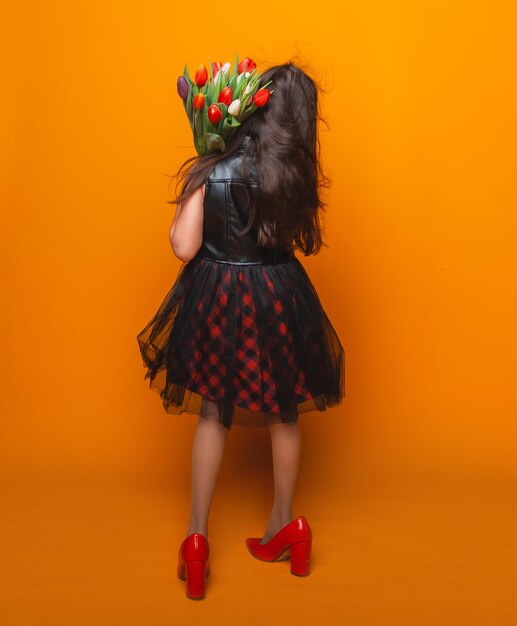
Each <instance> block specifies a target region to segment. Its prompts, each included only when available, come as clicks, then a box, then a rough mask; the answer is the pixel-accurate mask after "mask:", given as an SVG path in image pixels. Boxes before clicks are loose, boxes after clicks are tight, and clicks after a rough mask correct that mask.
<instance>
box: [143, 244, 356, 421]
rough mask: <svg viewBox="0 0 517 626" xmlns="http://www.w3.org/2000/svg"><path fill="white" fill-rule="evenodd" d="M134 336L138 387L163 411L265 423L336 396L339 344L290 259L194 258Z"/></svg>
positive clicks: (340, 390) (340, 375)
mask: <svg viewBox="0 0 517 626" xmlns="http://www.w3.org/2000/svg"><path fill="white" fill-rule="evenodd" d="M137 339H138V344H139V348H140V352H141V355H142V359H143V363H144V366H145V367H146V368H147V372H146V374H145V377H144V380H145V379H148V378H149V379H150V381H149V385H150V387H151V388H152V389H155V390H156V391H157V392H159V394H160V397H161V398H162V401H163V406H164V407H165V409H166V411H167V412H168V413H174V414H179V413H183V412H187V413H194V414H198V415H200V416H203V417H209V416H210V415H212V416H213V415H216V419H218V420H219V422H220V423H222V424H224V426H226V428H228V429H230V428H231V426H232V424H238V425H242V426H265V425H267V424H270V423H274V422H275V421H279V422H291V423H294V422H297V420H298V416H299V414H300V413H305V412H307V411H313V410H319V411H324V410H326V408H327V407H329V406H334V405H336V404H339V403H340V402H341V401H342V398H343V396H344V395H345V382H344V350H343V347H342V345H341V343H340V341H339V338H338V336H337V334H336V332H335V330H334V328H333V327H332V324H331V322H330V320H329V319H328V317H327V315H326V313H325V311H324V309H323V307H322V304H321V302H320V300H319V297H318V295H317V293H316V290H315V288H314V286H313V285H312V283H311V280H310V278H309V276H308V274H307V273H306V271H305V269H304V267H303V266H302V264H301V263H300V261H299V260H298V259H297V258H296V257H295V256H293V257H292V258H291V259H290V260H289V261H288V262H285V263H278V264H264V265H253V264H246V265H244V264H231V263H224V262H218V261H214V260H212V259H207V258H204V257H199V256H197V257H195V258H194V259H192V260H191V261H190V262H188V263H186V264H184V265H182V266H181V268H180V270H179V273H178V276H177V278H176V280H175V282H174V284H173V286H172V288H171V289H170V291H169V293H168V294H167V295H166V297H165V298H164V300H163V302H162V304H161V305H160V307H159V309H158V311H157V312H156V314H155V315H154V317H153V318H152V319H151V320H150V321H149V323H148V324H147V325H146V327H145V328H144V329H143V330H142V331H141V332H140V333H139V334H138V336H137Z"/></svg>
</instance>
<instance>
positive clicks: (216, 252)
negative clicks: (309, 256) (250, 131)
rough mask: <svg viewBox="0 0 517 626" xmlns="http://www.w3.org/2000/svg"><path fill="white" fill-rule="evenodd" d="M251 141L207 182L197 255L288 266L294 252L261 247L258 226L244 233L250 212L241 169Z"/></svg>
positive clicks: (224, 163) (223, 259)
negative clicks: (201, 234)
mask: <svg viewBox="0 0 517 626" xmlns="http://www.w3.org/2000/svg"><path fill="white" fill-rule="evenodd" d="M249 141H250V137H249V136H248V135H246V136H245V137H244V139H243V141H242V143H241V145H240V146H239V148H238V149H237V151H236V152H235V153H234V154H232V155H229V156H228V157H227V158H226V159H223V160H221V161H219V162H218V163H217V164H216V165H215V167H214V169H213V171H212V173H211V174H210V176H209V177H208V178H207V180H206V186H205V200H204V220H203V243H202V244H201V248H200V249H199V251H198V253H197V255H196V256H197V257H201V258H205V259H210V260H212V261H218V262H220V263H232V264H237V265H269V264H277V263H286V262H287V261H289V260H291V259H292V258H293V257H294V252H293V251H292V250H284V249H280V248H277V249H273V248H264V247H262V246H258V245H257V229H256V227H255V226H253V227H252V228H251V229H250V230H249V231H248V232H247V233H246V234H244V235H242V234H240V231H241V230H243V229H244V227H245V226H246V224H247V222H248V216H249V213H248V210H247V207H246V204H247V202H246V201H247V198H246V190H245V187H244V182H243V181H242V178H241V176H240V173H239V168H240V165H241V160H242V154H243V152H244V148H245V146H246V144H247V143H248V142H249ZM254 184H258V183H254Z"/></svg>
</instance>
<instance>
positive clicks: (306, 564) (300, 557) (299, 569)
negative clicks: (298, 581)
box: [291, 541, 312, 576]
mask: <svg viewBox="0 0 517 626" xmlns="http://www.w3.org/2000/svg"><path fill="white" fill-rule="evenodd" d="M311 544H312V542H311V541H300V542H298V543H292V544H291V574H295V575H296V576H308V575H309V574H310V573H311Z"/></svg>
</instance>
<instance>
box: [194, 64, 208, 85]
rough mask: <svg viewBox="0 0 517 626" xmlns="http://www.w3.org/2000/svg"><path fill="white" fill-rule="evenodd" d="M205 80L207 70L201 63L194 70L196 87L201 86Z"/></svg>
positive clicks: (206, 78)
mask: <svg viewBox="0 0 517 626" xmlns="http://www.w3.org/2000/svg"><path fill="white" fill-rule="evenodd" d="M207 80H208V70H207V69H206V67H205V66H204V65H203V64H201V65H200V66H199V67H198V68H197V70H196V74H195V76H194V81H195V83H196V85H197V86H198V87H203V85H204V84H205V83H206V81H207Z"/></svg>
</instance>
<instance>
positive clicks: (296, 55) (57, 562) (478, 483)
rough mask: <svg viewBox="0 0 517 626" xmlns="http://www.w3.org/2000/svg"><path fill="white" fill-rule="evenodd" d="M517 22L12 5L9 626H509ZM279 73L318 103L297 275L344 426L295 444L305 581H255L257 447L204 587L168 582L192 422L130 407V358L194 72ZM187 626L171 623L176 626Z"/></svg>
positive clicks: (232, 476)
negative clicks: (304, 246)
mask: <svg viewBox="0 0 517 626" xmlns="http://www.w3.org/2000/svg"><path fill="white" fill-rule="evenodd" d="M516 17H517V16H516V10H515V5H514V3H512V2H504V1H501V0H495V1H492V2H487V1H486V0H485V1H482V0H480V1H479V2H472V1H471V2H465V1H463V2H462V1H455V2H452V3H451V2H443V1H440V2H420V3H417V2H404V1H401V0H395V1H394V2H366V3H349V4H348V5H345V6H339V5H338V4H331V3H328V2H320V3H317V4H314V3H305V4H304V3H296V4H294V3H291V4H284V5H282V4H280V3H278V2H269V1H265V2H261V3H258V4H255V5H253V4H243V3H237V4H235V5H231V4H224V3H220V4H217V3H203V2H200V3H183V4H181V5H174V4H173V3H170V2H156V1H152V0H151V1H149V2H146V3H143V2H142V3H134V2H133V3H128V2H97V1H94V2H88V3H86V2H76V3H69V2H57V1H53V2H45V3H43V2H41V3H40V2H34V3H25V4H24V3H22V4H20V3H16V4H15V5H13V6H12V7H11V8H10V15H8V16H7V19H4V20H3V21H2V24H0V42H1V43H0V46H1V48H2V59H3V63H2V65H3V71H2V82H3V87H4V89H3V94H4V95H3V97H2V99H1V107H2V112H1V141H0V145H1V146H2V149H1V152H0V154H1V163H0V165H1V167H0V176H1V182H2V185H1V194H2V195H1V201H2V226H3V228H2V233H3V241H2V246H1V250H2V256H3V260H2V261H3V262H2V267H3V269H4V270H5V274H4V279H3V284H4V293H3V295H4V297H3V305H2V308H1V315H2V328H3V342H2V343H3V347H4V350H3V360H2V361H3V372H2V383H3V385H2V387H3V389H2V418H1V419H2V422H1V439H0V479H1V484H2V505H3V508H4V513H3V514H2V516H1V518H0V548H1V551H2V568H1V572H0V576H1V582H2V584H1V589H2V592H1V593H2V597H1V598H0V609H1V611H2V613H1V615H2V623H3V625H4V626H14V625H18V624H20V625H22V624H23V625H24V626H29V625H31V626H32V625H33V624H38V625H43V624H45V625H46V624H49V625H50V624H52V625H53V626H58V625H60V624H67V625H68V624H72V623H73V624H75V625H76V626H78V625H79V624H87V625H89V626H90V625H91V624H92V623H96V624H99V625H101V624H106V625H110V626H112V625H114V624H125V625H127V626H129V625H130V624H137V625H140V624H146V625H147V626H154V625H159V624H160V625H161V624H165V623H171V621H170V620H173V622H172V623H193V624H197V623H201V622H202V621H203V623H207V622H206V621H205V620H212V623H215V624H219V623H225V624H236V623H241V621H242V620H243V619H245V621H246V623H248V624H249V625H250V626H252V625H255V624H263V623H264V622H265V621H267V622H269V623H284V624H295V623H296V624H312V623H314V622H315V620H318V621H319V622H322V623H323V622H324V623H325V624H351V625H354V626H358V625H361V624H375V625H379V626H380V625H382V626H389V625H391V624H393V625H400V624H406V623H407V624H409V623H412V624H418V625H419V626H427V625H433V626H434V625H437V626H438V625H440V626H446V625H448V624H451V625H452V624H454V625H455V626H457V625H458V624H468V625H469V626H472V625H474V624H483V625H486V624H490V625H491V626H494V625H496V624H510V623H515V622H516V621H517V607H516V606H515V603H514V601H512V599H511V597H510V590H511V589H512V583H513V581H514V580H515V575H516V573H517V572H516V571H515V570H516V566H515V563H516V560H515V559H516V552H517V550H516V540H515V521H516V515H515V513H516V510H515V509H516V507H515V501H514V494H515V474H516V471H517V460H516V454H515V440H516V437H515V435H516V415H517V401H516V396H515V389H516V382H517V377H516V369H517V368H516V366H515V359H516V356H517V342H516V330H515V320H516V298H515V287H516V271H515V270H516V254H517V253H516V245H515V242H516V229H515V225H516V213H515V211H516V200H517V192H516V184H515V173H516V158H515V146H516V141H517V136H516V135H517V133H516V127H517V124H516V116H515V111H516V104H517V103H516V86H515V76H516V58H517V57H516V52H517V51H516V45H515V42H516V35H517V33H516V30H517V27H516V24H517V21H516ZM236 52H238V53H239V57H240V59H241V60H242V58H244V57H245V56H250V57H252V58H253V59H254V60H255V61H256V62H257V63H258V66H259V69H265V68H266V67H269V66H270V65H272V64H276V63H282V62H285V61H287V60H289V59H290V58H293V59H294V60H296V61H297V62H300V63H306V64H307V70H308V71H309V72H310V73H311V74H312V75H313V76H314V77H315V78H316V79H317V81H318V82H319V83H320V84H321V85H322V87H323V88H324V89H325V93H324V94H323V95H322V99H321V103H322V113H323V116H324V118H325V120H326V121H327V124H328V126H322V127H321V143H322V156H323V160H322V165H323V167H324V168H325V171H326V173H327V174H328V175H329V176H330V177H331V178H332V179H333V186H332V188H331V190H330V192H329V194H328V196H327V198H326V199H327V201H328V203H329V207H328V211H327V214H326V217H325V223H326V240H327V242H328V244H329V248H324V249H323V251H322V253H321V254H320V255H319V256H317V257H311V258H307V259H305V258H303V257H300V258H301V260H302V262H303V264H304V266H305V267H306V268H307V270H308V272H309V274H310V276H311V278H312V280H313V282H314V284H315V286H316V288H317V289H318V292H319V294H320V297H321V300H322V302H323V304H324V306H325V309H326V310H327V313H328V315H329V317H330V319H331V321H332V322H333V324H334V326H335V328H336V330H337V332H338V334H339V336H340V338H341V340H342V343H343V345H344V348H345V354H346V398H345V400H344V402H343V404H342V405H341V406H340V407H338V408H336V409H332V410H330V411H328V412H327V413H323V414H319V413H311V414H307V415H305V416H303V418H302V420H301V423H302V429H303V451H302V466H301V470H300V478H299V483H298V489H297V494H296V499H295V507H294V513H295V515H298V514H304V515H305V516H306V517H307V519H308V520H309V522H310V523H311V525H312V528H313V532H314V544H313V572H312V575H311V576H309V577H307V578H303V579H301V578H298V577H294V576H291V575H290V574H289V571H288V564H287V563H286V562H283V563H277V564H266V563H261V562H258V561H255V560H253V559H252V558H251V557H250V555H249V554H248V553H247V550H246V548H245V545H244V538H245V537H247V536H260V534H261V533H262V532H263V530H264V529H265V525H266V521H267V516H268V513H269V510H270V506H271V503H272V474H271V457H270V450H269V440H268V433H267V431H266V430H258V431H257V430H255V431H249V430H243V429H239V428H238V427H234V428H233V429H232V431H231V434H230V435H229V439H228V443H227V450H226V455H225V459H224V463H223V468H222V470H221V474H220V479H219V482H218V486H217V491H216V495H215V498H214V503H213V509H212V513H211V518H210V542H211V554H212V559H213V561H212V562H213V575H212V577H211V580H210V582H209V586H208V590H207V593H208V597H207V599H206V601H204V602H201V603H193V602H191V601H189V600H187V599H186V598H185V596H184V583H182V582H181V581H179V580H178V579H176V578H175V565H176V553H177V549H178V547H179V543H180V541H181V540H182V539H183V537H184V535H185V532H186V529H187V521H188V510H189V487H190V485H189V480H190V450H191V443H192V436H193V433H194V429H195V425H196V418H195V417H194V416H192V415H189V414H183V415H181V416H170V415H167V414H166V413H165V412H164V410H163V408H162V406H161V402H160V399H159V397H158V395H157V394H156V393H155V392H152V391H150V390H149V389H148V387H147V382H144V381H143V376H144V369H143V366H142V363H141V360H140V355H139V353H138V346H137V342H136V335H137V333H138V332H139V331H140V330H141V329H142V328H143V326H144V325H145V324H146V323H147V321H148V320H149V319H150V317H151V316H152V315H153V314H154V312H155V311H156V309H157V307H158V305H159V303H160V302H161V301H162V299H163V297H164V296H165V294H166V293H167V291H168V290H169V288H170V286H171V285H172V282H173V281H174V279H175V277H176V274H177V271H178V269H179V266H180V262H179V261H178V260H177V259H176V258H175V257H174V256H173V254H172V250H171V248H170V245H169V242H168V230H169V227H170V224H171V222H172V218H173V211H174V207H173V206H172V205H170V204H167V203H166V202H167V200H169V199H171V198H172V197H173V191H174V186H173V185H170V187H169V181H170V178H169V177H170V176H172V175H173V174H174V173H175V172H176V170H177V168H178V167H179V165H181V163H182V162H183V161H184V160H185V159H186V158H188V157H190V156H191V155H192V154H193V147H192V138H191V135H190V128H189V125H188V122H187V118H186V115H185V113H184V110H183V107H182V104H181V101H180V99H179V96H178V95H177V92H176V79H177V77H178V75H179V74H181V73H182V71H183V66H184V64H185V62H188V64H189V68H190V70H191V73H192V74H193V73H194V71H195V68H196V67H197V65H198V64H199V63H207V61H208V59H209V58H210V59H211V60H212V61H215V60H221V61H222V62H225V61H227V60H229V61H230V62H232V63H233V60H234V57H235V53H236ZM185 620H189V621H185Z"/></svg>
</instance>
